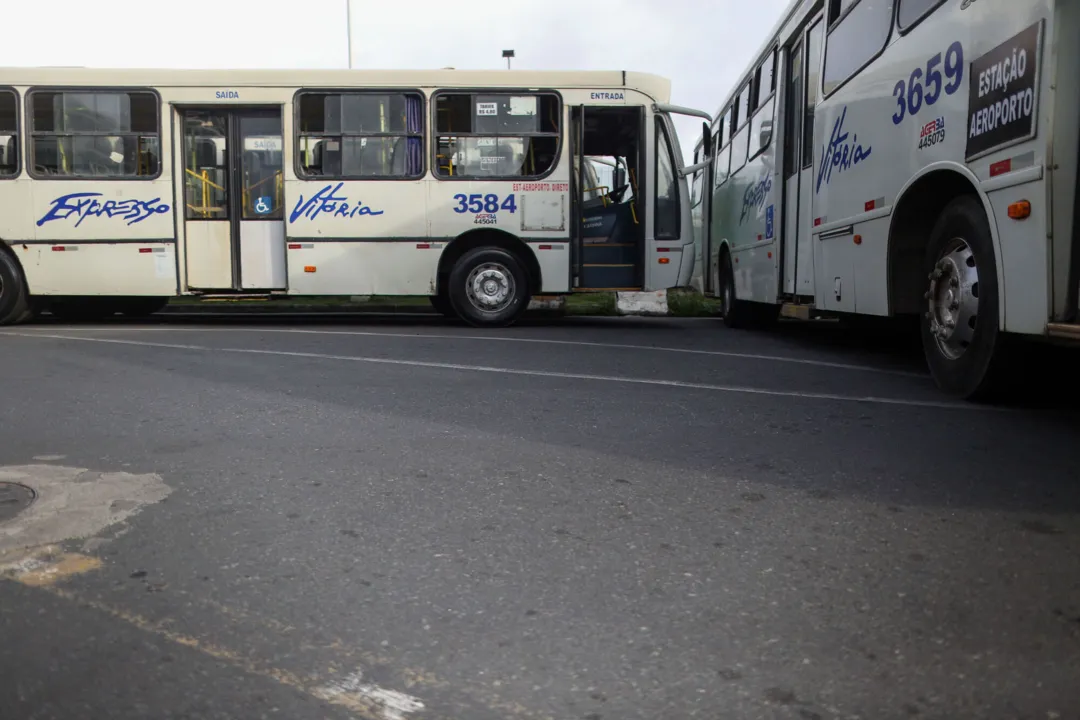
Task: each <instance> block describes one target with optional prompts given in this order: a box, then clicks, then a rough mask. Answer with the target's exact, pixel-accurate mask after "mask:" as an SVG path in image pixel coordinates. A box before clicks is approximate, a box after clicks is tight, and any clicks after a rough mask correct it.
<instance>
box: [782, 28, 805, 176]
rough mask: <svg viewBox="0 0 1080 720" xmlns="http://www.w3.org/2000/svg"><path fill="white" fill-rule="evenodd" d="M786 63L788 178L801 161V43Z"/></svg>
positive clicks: (785, 126)
mask: <svg viewBox="0 0 1080 720" xmlns="http://www.w3.org/2000/svg"><path fill="white" fill-rule="evenodd" d="M788 58H789V59H788V64H789V67H790V68H791V72H790V73H789V74H788V84H787V92H786V93H785V99H784V177H785V178H789V177H791V176H792V175H794V174H795V171H796V170H797V169H798V166H799V165H800V164H801V163H798V162H797V161H796V158H799V157H800V155H799V140H800V139H801V138H800V134H801V133H800V132H799V130H800V127H799V126H800V124H801V121H802V117H803V115H804V111H803V107H802V90H803V86H802V83H803V44H802V41H801V40H800V41H798V42H796V43H795V44H794V45H793V46H792V47H791V50H790V51H789V53H788Z"/></svg>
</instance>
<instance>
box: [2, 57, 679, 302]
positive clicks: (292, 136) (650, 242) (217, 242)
mask: <svg viewBox="0 0 1080 720" xmlns="http://www.w3.org/2000/svg"><path fill="white" fill-rule="evenodd" d="M4 77H5V80H4V84H5V85H6V86H9V87H10V88H13V89H14V90H13V91H14V93H15V98H16V101H17V103H18V108H19V110H20V112H19V113H18V115H19V117H21V118H22V120H21V121H20V127H19V128H18V133H17V134H18V136H19V137H18V138H17V141H18V155H19V157H20V158H21V162H20V167H19V170H18V172H17V173H16V174H15V175H12V176H3V177H0V207H3V208H4V212H3V213H0V241H4V242H6V243H7V244H8V245H9V246H10V247H11V249H12V251H13V253H14V255H15V257H16V258H17V259H18V261H19V263H20V264H21V266H22V269H23V272H24V274H25V276H26V280H27V284H28V285H29V290H30V293H31V294H33V295H60V296H64V295H68V296H71V295H78V296H84V295H120V294H122V295H125V296H173V295H185V294H194V293H198V292H200V291H211V290H217V291H231V290H238V291H242V290H255V289H261V290H262V291H275V292H280V293H282V294H289V295H370V294H380V295H431V294H433V293H434V287H435V285H436V281H437V269H438V267H439V261H440V258H441V257H442V255H443V254H444V253H445V252H446V251H447V249H448V248H450V247H451V245H452V243H453V241H454V240H455V239H456V238H458V237H459V236H461V235H462V234H463V233H466V232H469V231H475V230H478V229H481V230H482V229H494V230H499V231H503V232H505V233H507V234H508V235H510V236H512V237H514V238H517V239H519V240H521V241H523V242H524V243H525V248H524V249H523V251H522V252H523V253H527V254H528V255H529V256H530V257H531V258H533V259H535V260H536V262H537V264H538V265H539V267H540V271H541V275H542V287H540V288H539V291H540V292H541V293H545V294H553V293H567V292H570V291H571V290H572V268H571V257H572V255H571V247H572V245H571V242H569V241H568V240H570V238H571V237H572V236H573V235H574V230H575V229H574V228H573V227H572V225H571V220H572V218H573V208H574V206H575V203H576V199H575V198H574V197H572V195H571V187H572V184H571V182H572V181H571V169H572V166H573V164H574V162H573V160H574V158H573V154H572V150H571V142H570V127H571V122H570V117H571V110H572V109H573V108H576V107H578V106H584V107H586V108H604V107H627V106H629V107H639V108H640V109H641V112H642V114H643V118H644V125H643V128H644V132H643V136H642V141H641V148H640V150H641V152H640V156H641V159H642V163H643V164H642V166H641V167H642V173H641V177H640V178H638V179H637V180H638V182H639V185H640V195H639V197H640V206H641V207H639V212H642V213H643V215H644V218H645V219H646V222H645V223H644V234H643V242H644V247H643V248H642V254H641V258H642V259H641V260H640V262H641V263H643V265H642V277H643V289H645V290H652V289H665V288H668V287H674V286H678V285H685V284H686V283H687V282H688V280H689V276H690V272H691V270H692V264H693V257H692V254H689V253H687V255H688V257H687V258H686V259H685V260H684V261H683V262H681V263H664V264H660V263H658V262H657V256H658V252H657V247H661V246H662V247H663V248H664V249H663V251H662V252H665V253H668V254H674V252H672V250H673V249H678V250H681V249H682V247H683V246H685V245H687V244H688V243H690V242H691V233H690V228H689V221H688V219H689V196H688V190H687V182H686V178H685V177H679V178H678V179H677V180H676V185H677V187H678V190H677V192H678V193H679V198H680V202H681V204H682V210H683V213H684V215H685V218H686V219H685V220H684V221H683V222H682V227H683V235H684V237H683V238H675V239H674V240H672V239H670V238H668V239H665V240H663V241H662V242H660V243H659V244H658V242H657V240H656V239H655V236H654V235H655V233H654V226H653V222H652V218H653V213H654V206H655V192H654V186H655V184H656V182H655V175H656V172H657V169H656V134H655V133H654V132H653V130H652V129H653V128H654V125H655V119H656V118H657V117H659V118H660V119H661V120H662V122H663V123H664V124H665V125H666V127H667V128H668V129H669V134H670V135H671V136H672V139H673V143H674V147H673V148H672V150H673V155H674V162H675V165H676V170H678V168H679V167H681V162H682V153H681V150H680V149H679V147H678V142H677V139H676V138H675V136H674V133H673V131H672V130H671V128H672V127H673V126H672V125H671V122H670V118H668V117H667V116H666V115H664V114H663V113H661V114H657V113H654V111H653V105H654V104H656V103H661V104H662V103H667V102H668V101H669V97H670V82H669V81H668V80H667V79H665V78H662V77H658V76H654V75H647V74H642V73H632V72H575V71H553V72H539V71H535V72H534V71H514V72H507V71H449V70H432V71H362V70H361V71H352V70H350V71H347V72H345V71H321V70H311V71H249V70H242V71H233V70H229V71H192V70H185V71H175V70H152V71H147V70H99V69H80V68H75V69H71V68H12V69H7V70H5V72H4ZM50 87H65V88H79V87H85V88H98V89H113V90H125V89H127V90H134V89H138V90H147V89H149V90H152V91H153V92H155V93H157V95H158V96H159V98H160V104H159V124H158V129H157V135H156V136H155V137H157V139H158V140H159V142H160V145H159V150H160V152H159V155H160V168H161V172H160V174H159V175H157V176H154V177H149V176H148V177H147V178H146V179H100V180H94V179H72V178H67V177H63V178H61V177H58V176H55V175H48V176H46V175H42V174H41V171H39V170H35V171H34V172H33V173H31V172H30V170H28V168H27V165H28V164H29V163H32V161H31V160H29V159H28V158H30V156H31V153H30V152H28V149H29V148H28V142H29V140H28V138H29V137H30V132H29V130H30V129H29V128H28V127H27V126H26V125H27V123H28V122H31V120H30V119H28V118H30V116H31V115H32V114H30V113H26V112H25V110H26V107H27V104H28V93H29V92H30V91H31V89H34V90H35V91H45V90H48V89H49V88H50ZM222 88H231V89H230V90H228V91H222ZM301 88H303V89H304V90H305V91H313V90H318V89H319V88H326V89H333V90H337V91H348V90H376V91H378V90H380V89H387V88H394V89H396V90H398V91H401V90H407V91H410V92H415V93H418V94H419V95H421V96H422V97H423V102H424V109H423V131H422V132H423V137H422V141H423V157H424V173H423V175H422V176H421V177H419V178H417V179H395V180H380V179H373V180H344V181H338V180H327V179H322V178H305V177H301V176H300V175H299V174H298V172H297V167H298V160H297V158H298V157H299V152H300V150H301V147H300V134H299V133H300V129H299V127H298V114H299V111H298V107H297V105H298V103H297V102H296V97H297V93H298V91H300V90H301ZM441 88H455V89H461V88H463V89H468V90H469V91H475V92H478V93H482V92H484V91H487V92H500V91H508V90H510V89H515V88H517V89H520V88H538V89H544V90H545V91H553V92H556V93H558V95H559V98H560V103H559V108H560V109H559V112H560V116H559V118H558V120H559V122H558V127H559V133H560V142H559V149H558V151H557V155H556V161H555V164H554V166H553V168H552V169H551V170H550V172H549V173H548V174H546V175H544V176H542V177H536V178H532V177H521V178H517V179H516V180H491V181H488V180H483V179H478V180H457V179H445V178H439V177H437V176H436V175H435V174H434V173H433V169H432V167H431V166H432V165H433V164H434V162H436V159H435V145H436V144H435V141H434V135H435V132H434V129H433V118H434V112H433V107H432V105H433V97H434V95H435V93H437V92H439V90H440V89H441ZM0 92H11V91H5V90H4V89H3V88H0ZM519 92H522V93H524V92H526V91H520V90H519ZM180 105H182V106H184V107H188V108H200V109H207V110H222V109H232V110H245V109H249V108H252V107H255V106H262V107H268V106H269V107H274V108H280V110H281V115H280V117H281V121H282V136H281V138H280V139H278V138H274V142H272V143H271V144H272V146H273V147H274V148H275V149H276V150H275V151H280V153H281V158H282V159H281V173H280V175H279V176H277V177H276V178H275V179H276V180H278V181H279V182H278V184H279V185H280V202H279V203H278V204H277V208H278V209H280V210H283V216H284V217H283V218H279V219H277V220H269V219H268V220H265V221H260V222H252V221H251V220H250V219H247V220H244V221H242V222H239V226H240V228H241V230H240V231H239V233H238V235H239V237H238V238H234V237H232V236H233V235H236V234H237V233H235V232H232V231H230V230H229V227H228V222H227V221H225V220H220V221H219V220H205V216H200V218H195V219H193V218H192V217H189V216H187V215H186V212H187V210H186V208H188V207H191V208H195V207H196V205H192V202H191V196H190V193H188V189H186V184H188V183H190V182H193V181H191V180H190V178H189V177H188V169H187V168H186V166H185V164H184V160H183V158H184V157H185V155H184V150H185V147H184V142H183V132H182V129H183V127H184V117H183V116H182V114H181V110H178V109H177V106H180ZM444 134H446V133H444ZM249 139H250V138H249ZM222 147H224V146H222ZM245 147H246V146H245ZM211 152H212V151H211ZM32 175H33V176H32ZM196 177H198V176H196ZM194 182H197V183H198V182H201V183H202V185H200V186H199V187H204V186H205V187H209V185H208V183H207V182H206V181H203V180H198V179H197V180H196V181H194ZM223 182H224V181H223ZM252 187H254V186H252ZM328 189H330V190H331V191H332V192H331V194H332V195H334V196H335V197H337V198H338V199H339V200H340V199H345V200H346V201H347V202H348V203H349V208H350V209H351V210H359V209H360V208H361V207H363V208H366V209H367V210H368V211H370V212H365V213H360V214H352V215H342V214H341V213H338V212H335V210H334V209H333V208H332V209H330V210H326V211H319V212H315V211H314V210H312V211H304V208H305V206H306V205H305V204H306V203H308V202H310V201H311V200H312V198H313V197H314V196H316V195H318V194H319V193H320V192H324V191H326V190H328ZM260 192H262V191H260ZM266 192H267V193H268V194H269V193H270V191H269V190H267V191H266ZM275 192H276V191H275ZM77 193H90V194H93V195H94V197H95V199H94V200H93V202H95V203H99V206H98V209H99V210H100V207H101V206H103V205H104V204H105V203H109V204H110V205H109V207H111V208H113V209H116V208H118V207H124V208H128V207H147V208H150V207H152V208H154V210H147V211H146V212H144V213H142V214H143V215H145V217H139V218H136V219H130V216H127V215H124V214H122V213H118V214H110V213H105V212H100V211H99V212H96V214H95V213H89V214H86V213H83V212H82V211H80V210H76V209H75V206H76V204H77V203H78V202H80V201H79V200H78V199H69V200H67V201H61V199H62V198H65V197H68V196H70V195H72V194H77ZM511 195H513V196H514V197H515V198H516V209H514V210H513V211H511V210H509V209H507V207H505V206H504V205H503V202H504V200H505V199H506V198H507V197H509V196H511ZM474 196H475V197H476V198H481V199H483V198H487V197H489V196H494V197H497V198H498V199H499V201H500V204H499V207H498V209H497V210H496V211H495V212H490V211H489V210H485V211H483V212H476V211H475V208H474V209H472V210H466V211H459V210H460V208H461V207H463V206H462V204H461V203H465V206H468V203H469V199H470V198H472V197H474ZM460 197H465V198H466V200H465V201H461V200H460V199H459V198H460ZM87 202H90V201H89V200H87ZM480 202H481V204H483V202H482V200H481V201H480ZM141 203H150V204H147V205H145V206H144V205H141ZM211 204H213V203H207V207H209V206H210V205H211ZM221 205H224V203H221ZM338 205H339V206H340V205H341V203H340V202H338ZM58 208H59V210H58ZM338 209H341V208H340V207H338ZM237 253H238V254H239V258H240V259H239V260H238V259H237V257H236V254H237ZM664 257H665V258H666V257H667V255H665V256H664ZM234 264H236V266H237V267H238V268H239V270H238V271H237V272H239V273H240V275H241V277H242V279H240V280H237V279H236V278H235V277H234Z"/></svg>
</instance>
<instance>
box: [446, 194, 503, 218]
mask: <svg viewBox="0 0 1080 720" xmlns="http://www.w3.org/2000/svg"><path fill="white" fill-rule="evenodd" d="M454 199H455V200H457V202H458V204H457V207H455V208H454V212H456V213H467V212H468V213H473V214H476V213H482V212H485V213H495V212H498V211H499V210H506V211H507V212H510V213H512V212H515V211H516V210H517V201H516V200H514V196H513V194H510V195H507V196H506V197H505V198H503V199H502V201H501V202H500V201H499V196H498V195H496V194H495V193H489V194H488V195H481V194H479V193H477V194H475V195H468V196H466V195H465V194H464V193H458V194H457V195H455V196H454Z"/></svg>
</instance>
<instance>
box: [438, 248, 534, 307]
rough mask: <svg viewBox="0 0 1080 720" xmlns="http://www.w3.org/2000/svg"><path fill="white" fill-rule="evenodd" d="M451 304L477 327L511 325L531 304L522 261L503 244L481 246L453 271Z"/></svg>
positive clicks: (465, 255)
mask: <svg viewBox="0 0 1080 720" xmlns="http://www.w3.org/2000/svg"><path fill="white" fill-rule="evenodd" d="M449 281H450V293H449V295H450V304H451V305H452V306H453V308H454V310H455V311H456V312H457V314H458V315H459V316H460V317H461V319H462V320H464V321H465V322H467V323H469V324H470V325H474V326H477V327H503V326H506V325H511V324H513V323H514V321H516V320H517V319H518V317H520V316H521V313H522V312H524V311H525V308H527V307H528V305H529V278H528V276H527V275H526V273H525V269H524V267H522V264H521V262H520V261H519V260H518V259H517V257H515V256H514V255H513V253H510V252H507V251H506V250H503V249H502V248H499V247H479V248H475V249H473V250H470V251H468V252H467V253H465V254H464V255H462V256H461V258H460V259H458V261H457V262H456V263H455V264H454V267H453V269H452V270H451V271H450V277H449Z"/></svg>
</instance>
